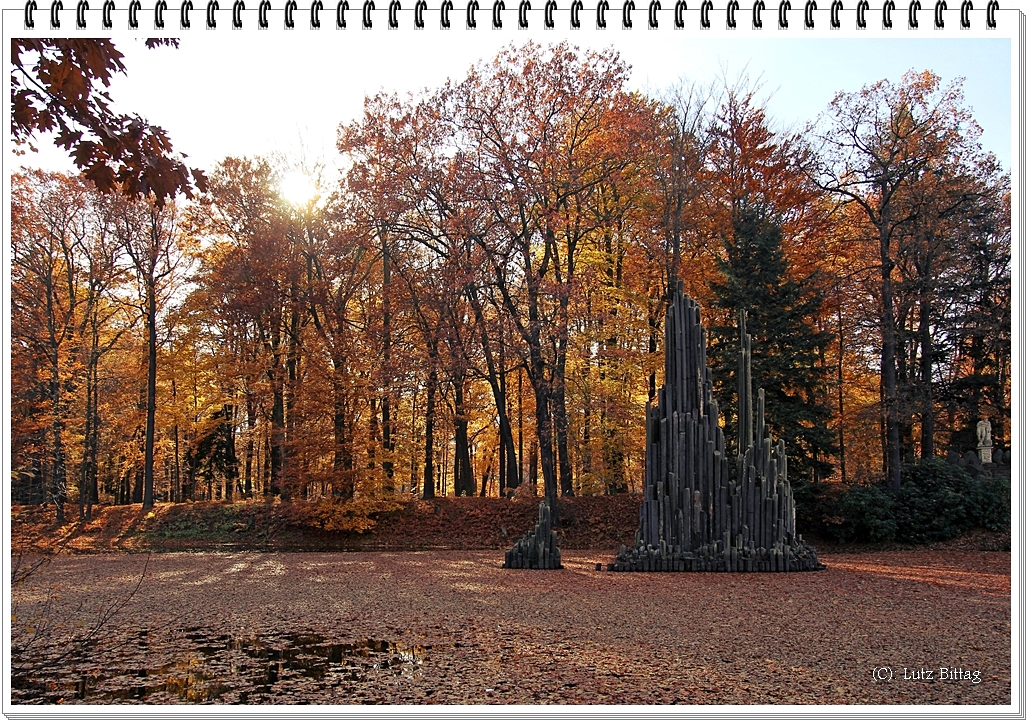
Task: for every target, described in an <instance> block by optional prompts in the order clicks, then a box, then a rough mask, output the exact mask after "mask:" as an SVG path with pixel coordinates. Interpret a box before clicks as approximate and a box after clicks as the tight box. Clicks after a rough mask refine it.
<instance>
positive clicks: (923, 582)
mask: <svg viewBox="0 0 1028 722" xmlns="http://www.w3.org/2000/svg"><path fill="white" fill-rule="evenodd" d="M612 553H613V550H612V549H611V550H607V549H602V550H598V551H573V550H569V551H567V552H565V567H566V568H565V569H563V570H556V571H527V570H505V569H502V568H500V562H501V559H502V556H501V554H500V553H498V552H497V551H457V550H451V551H415V552H359V553H346V552H325V553H309V552H308V553H283V552H272V553H265V552H253V551H250V552H237V553H211V552H207V553H202V554H197V553H168V554H154V555H152V556H151V555H146V554H94V555H76V556H69V555H59V556H58V557H56V558H55V559H54V560H53V561H52V562H51V563H50V564H49V565H47V566H46V567H44V568H42V569H40V570H39V571H38V572H37V573H36V574H34V575H33V576H31V577H29V578H28V580H27V581H25V582H24V583H23V584H21V585H18V586H17V587H16V588H15V589H14V592H13V603H14V610H13V611H14V614H15V620H14V624H13V639H12V642H13V644H14V646H15V648H16V649H18V648H19V647H25V645H26V644H27V645H28V646H27V648H26V649H25V651H23V652H20V653H16V654H15V656H14V658H13V660H12V662H13V680H14V688H15V689H14V699H15V701H16V702H18V701H23V702H28V701H49V702H57V701H63V702H69V703H72V702H80V703H81V702H85V703H91V702H114V701H120V702H140V703H145V704H156V703H173V702H250V703H254V702H257V703H261V702H264V703H302V702H308V703H335V704H347V703H355V702H383V703H415V704H425V703H453V702H460V703H528V704H531V703H568V704H591V703H643V704H649V703H659V704H668V703H684V704H735V703H740V704H748V703H804V704H811V703H812V704H861V703H873V704H1008V703H1009V702H1010V694H1011V667H1010V664H1011V663H1010V639H1011V637H1010V634H1011V631H1010V554H1009V553H1003V552H961V551H937V550H924V549H922V550H912V551H909V550H908V551H893V552H868V553H861V554H823V555H822V556H823V561H824V562H825V563H826V564H827V565H828V569H827V570H825V571H821V572H810V573H802V574H737V575H733V574H616V573H610V572H605V571H603V572H598V571H595V565H596V564H597V563H602V562H607V561H609V560H610V558H611V556H612ZM144 565H145V566H146V572H145V576H143V577H142V582H141V583H140V584H139V588H138V592H137V593H136V594H135V596H133V597H132V598H131V599H130V600H129V601H128V602H127V603H126V604H125V605H124V606H123V607H122V608H121V609H120V610H119V611H118V613H117V615H116V616H114V617H113V618H112V619H111V620H110V621H108V622H107V624H106V625H104V626H102V627H101V628H100V630H99V631H98V632H96V633H95V634H93V635H92V637H90V630H91V629H93V628H94V627H95V624H96V620H97V619H98V618H99V617H98V616H97V615H98V614H101V613H102V612H103V610H104V609H110V608H111V607H112V605H115V604H117V603H118V602H119V601H123V600H125V599H126V598H127V595H128V593H129V592H130V591H131V590H132V589H133V588H134V587H135V586H136V584H137V582H138V581H139V580H140V578H141V573H142V571H143V569H144ZM58 625H60V626H58ZM30 630H31V631H30ZM33 667H34V668H35V669H34V670H33ZM943 669H945V670H946V673H945V676H947V677H953V676H954V673H955V672H956V670H960V676H962V677H963V676H969V677H970V678H969V679H959V680H953V679H940V677H942V676H944V673H943V672H942V670H943ZM875 670H877V675H878V676H880V677H886V678H887V679H876V671H875ZM922 670H930V671H931V672H932V675H931V677H932V679H930V680H929V679H927V676H928V675H927V674H925V673H924V672H922ZM890 676H891V679H888V677H890ZM915 676H916V677H920V678H919V679H913V678H912V677H915ZM905 677H906V678H905ZM976 679H977V682H976V681H975V680H976Z"/></svg>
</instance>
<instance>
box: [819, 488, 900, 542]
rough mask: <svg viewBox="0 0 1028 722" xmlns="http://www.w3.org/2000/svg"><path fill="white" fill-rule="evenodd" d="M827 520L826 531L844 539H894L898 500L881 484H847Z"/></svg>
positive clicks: (832, 506)
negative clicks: (895, 504)
mask: <svg viewBox="0 0 1028 722" xmlns="http://www.w3.org/2000/svg"><path fill="white" fill-rule="evenodd" d="M824 521H825V527H826V531H827V532H828V533H829V534H830V535H831V536H832V537H834V538H835V539H836V541H840V542H849V541H892V540H893V539H895V537H896V516H895V512H894V500H893V497H892V494H890V493H889V492H888V491H887V490H886V489H884V488H883V487H880V486H860V485H858V484H854V485H852V486H849V487H845V488H843V490H842V493H839V494H837V495H836V496H835V498H834V504H832V505H831V506H830V508H829V513H828V514H827V515H826V517H825V520H824Z"/></svg>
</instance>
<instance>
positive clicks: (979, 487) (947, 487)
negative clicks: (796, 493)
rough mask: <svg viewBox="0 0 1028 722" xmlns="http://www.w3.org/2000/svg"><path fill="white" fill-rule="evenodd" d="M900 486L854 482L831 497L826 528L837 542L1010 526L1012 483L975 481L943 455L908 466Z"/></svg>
mask: <svg viewBox="0 0 1028 722" xmlns="http://www.w3.org/2000/svg"><path fill="white" fill-rule="evenodd" d="M901 482H902V484H901V487H900V491H899V492H898V493H894V492H892V491H891V490H889V489H888V488H886V487H884V486H860V485H852V486H848V487H842V488H841V489H840V490H839V491H838V492H836V493H835V494H834V495H829V496H827V497H826V501H825V502H824V504H825V508H824V512H823V517H822V518H823V521H824V531H825V532H827V533H828V534H829V535H830V536H832V537H834V538H835V539H836V540H837V541H841V542H849V541H893V540H895V541H901V542H907V543H912V544H924V543H927V542H933V541H944V540H946V539H952V538H954V537H957V536H960V535H961V534H963V533H965V532H967V531H969V530H971V529H973V528H976V527H981V528H985V529H989V530H991V531H1001V530H1004V529H1006V528H1008V527H1009V525H1010V482H1009V481H1008V480H1007V479H1004V478H988V477H984V476H982V477H979V478H978V479H974V478H972V477H971V476H970V474H968V473H967V472H966V471H965V470H964V469H962V468H961V467H959V466H954V465H952V464H948V463H946V462H945V461H943V460H942V459H924V460H922V461H920V462H919V463H916V464H910V465H907V466H904V468H903V472H902V476H901Z"/></svg>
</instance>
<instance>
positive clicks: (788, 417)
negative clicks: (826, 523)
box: [709, 203, 837, 496]
mask: <svg viewBox="0 0 1028 722" xmlns="http://www.w3.org/2000/svg"><path fill="white" fill-rule="evenodd" d="M724 245H725V251H726V253H725V256H724V258H722V259H721V261H720V263H719V265H720V271H721V273H722V276H723V278H722V280H720V281H717V282H714V283H712V284H711V288H712V290H713V291H714V294H715V297H716V300H715V304H716V307H717V309H718V311H720V312H719V313H717V314H716V315H717V316H718V317H719V319H720V320H723V321H724V322H725V325H717V324H711V325H710V327H709V328H710V340H711V343H710V358H711V368H712V371H713V376H714V385H715V388H714V390H715V394H716V395H717V398H718V400H719V401H720V403H721V408H722V409H723V411H724V416H725V422H726V424H725V432H726V433H725V437H726V440H730V441H729V443H730V444H731V446H730V450H731V452H732V453H735V452H737V451H738V450H737V448H736V446H735V445H736V444H737V438H738V432H737V428H738V420H737V418H736V417H737V413H738V411H737V410H738V399H736V398H735V397H736V373H737V372H736V362H737V354H738V349H739V329H738V325H737V321H736V319H737V318H738V312H739V311H740V310H743V311H746V330H747V332H748V333H749V334H750V336H751V337H752V339H753V363H752V366H753V387H754V389H757V388H763V389H764V394H765V404H766V417H767V423H768V424H769V425H770V427H771V430H772V433H773V434H774V436H775V438H782V439H785V448H786V453H787V455H788V459H789V478H790V480H791V481H792V482H793V485H794V486H796V485H797V482H798V483H799V484H800V485H802V484H803V482H804V481H811V480H813V481H818V480H821V479H824V478H825V477H826V476H828V475H829V474H831V472H832V465H831V463H829V462H828V460H827V457H829V456H830V455H832V454H834V453H836V451H837V449H836V446H835V437H834V434H833V433H832V431H831V430H830V429H829V426H828V421H829V418H830V416H831V412H830V410H829V408H828V407H827V405H826V403H825V400H826V399H825V396H826V395H825V386H826V383H827V376H828V369H827V368H826V367H825V365H824V364H823V363H822V359H823V355H824V350H825V348H826V347H827V345H828V343H829V341H830V339H831V334H829V333H827V332H823V331H819V330H818V329H817V328H816V326H815V325H814V323H813V321H812V319H813V318H814V317H815V316H816V314H817V311H818V309H819V307H820V305H821V299H820V296H819V294H818V292H817V290H816V288H814V286H813V283H812V282H811V280H812V279H810V278H808V279H806V280H804V281H803V282H797V281H795V280H792V279H790V278H789V277H788V273H787V270H788V267H787V262H786V260H785V257H784V256H783V254H782V231H781V227H780V225H779V224H778V223H777V222H776V221H775V219H774V218H773V217H772V216H771V215H770V213H769V211H768V210H767V209H766V208H764V207H763V206H760V205H756V204H747V203H743V204H740V205H739V206H738V207H737V210H736V211H735V213H734V220H733V223H732V233H731V236H729V237H726V238H724ZM801 496H802V494H801Z"/></svg>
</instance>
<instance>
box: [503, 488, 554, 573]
mask: <svg viewBox="0 0 1028 722" xmlns="http://www.w3.org/2000/svg"><path fill="white" fill-rule="evenodd" d="M551 523H552V519H551V516H550V507H549V506H548V505H547V503H546V501H545V500H543V501H541V502H539V521H537V522H536V523H535V529H534V530H533V531H530V532H529V533H528V534H525V535H524V536H523V537H521V538H520V539H518V540H517V542H515V544H514V546H513V547H511V548H510V549H508V550H507V551H506V552H505V553H504V560H503V568H504V569H563V567H562V566H561V563H560V549H559V548H558V547H557V532H555V531H554V530H553V529H551V528H550V524H551Z"/></svg>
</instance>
